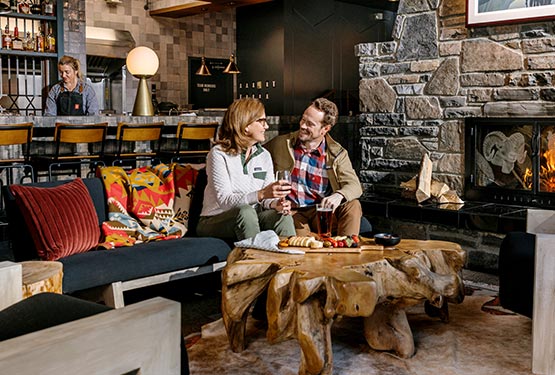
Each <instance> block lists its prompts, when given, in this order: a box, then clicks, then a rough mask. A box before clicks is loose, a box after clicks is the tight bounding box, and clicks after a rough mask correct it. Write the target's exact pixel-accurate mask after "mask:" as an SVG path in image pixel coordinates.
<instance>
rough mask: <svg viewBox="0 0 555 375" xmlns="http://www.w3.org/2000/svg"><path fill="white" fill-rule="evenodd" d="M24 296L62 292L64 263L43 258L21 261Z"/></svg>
mask: <svg viewBox="0 0 555 375" xmlns="http://www.w3.org/2000/svg"><path fill="white" fill-rule="evenodd" d="M21 267H22V273H23V285H22V289H23V298H27V297H31V296H32V295H35V294H38V293H44V292H51V293H58V294H62V278H63V275H64V273H63V264H62V263H60V262H50V261H43V260H37V261H35V260H32V261H26V262H21Z"/></svg>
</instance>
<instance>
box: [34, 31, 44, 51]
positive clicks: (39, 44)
mask: <svg viewBox="0 0 555 375" xmlns="http://www.w3.org/2000/svg"><path fill="white" fill-rule="evenodd" d="M35 39H36V42H35V51H37V52H44V34H43V33H42V26H39V32H38V34H37V36H36V38H35Z"/></svg>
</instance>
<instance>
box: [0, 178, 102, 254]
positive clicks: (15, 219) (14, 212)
mask: <svg viewBox="0 0 555 375" xmlns="http://www.w3.org/2000/svg"><path fill="white" fill-rule="evenodd" d="M82 181H83V182H84V183H85V186H86V187H87V190H88V191H89V194H90V196H91V198H92V201H93V203H94V208H95V210H96V214H97V216H98V225H99V227H100V225H101V224H102V223H103V222H104V221H106V220H107V217H106V215H107V214H106V199H105V193H104V185H103V184H102V180H101V179H99V178H84V179H83V180H82ZM69 182H71V181H68V180H66V181H50V182H35V183H31V184H25V186H37V187H55V186H60V185H63V184H67V183H69ZM10 188H11V186H9V185H3V186H2V198H3V199H4V206H5V209H6V213H7V219H8V224H9V230H8V234H9V238H10V242H11V249H12V250H13V254H12V257H11V260H14V261H16V262H22V261H25V260H31V259H37V257H38V255H37V250H36V249H35V244H34V242H33V238H32V237H31V233H30V231H29V229H28V228H27V225H26V224H25V219H24V217H23V215H22V213H21V211H20V209H19V207H18V206H17V203H16V201H15V197H14V195H13V194H12V192H11V189H10Z"/></svg>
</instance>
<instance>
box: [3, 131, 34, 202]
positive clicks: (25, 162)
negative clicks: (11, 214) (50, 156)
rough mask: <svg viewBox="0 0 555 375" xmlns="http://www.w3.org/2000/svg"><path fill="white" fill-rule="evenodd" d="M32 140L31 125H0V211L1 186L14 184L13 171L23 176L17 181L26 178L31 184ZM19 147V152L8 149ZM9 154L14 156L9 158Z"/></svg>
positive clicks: (20, 181)
mask: <svg viewBox="0 0 555 375" xmlns="http://www.w3.org/2000/svg"><path fill="white" fill-rule="evenodd" d="M32 138H33V123H32V122H26V123H20V124H0V175H1V174H2V173H3V172H4V171H5V172H6V177H5V180H3V179H2V178H0V211H2V212H3V210H4V199H3V197H2V196H1V194H2V193H1V191H2V190H3V189H1V186H2V185H4V183H5V184H6V185H11V184H13V183H14V174H13V172H14V169H21V170H22V171H23V175H22V176H21V178H20V179H19V183H22V182H23V181H24V180H25V179H26V178H28V179H29V180H30V182H33V167H32V166H31V164H30V152H31V140H32ZM14 146H20V147H21V148H22V149H21V151H13V150H11V149H10V148H12V147H14ZM10 154H15V155H13V156H11V155H10Z"/></svg>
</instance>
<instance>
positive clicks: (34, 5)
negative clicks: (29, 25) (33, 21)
mask: <svg viewBox="0 0 555 375" xmlns="http://www.w3.org/2000/svg"><path fill="white" fill-rule="evenodd" d="M41 13H42V6H41V5H40V1H39V0H31V14H41Z"/></svg>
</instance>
